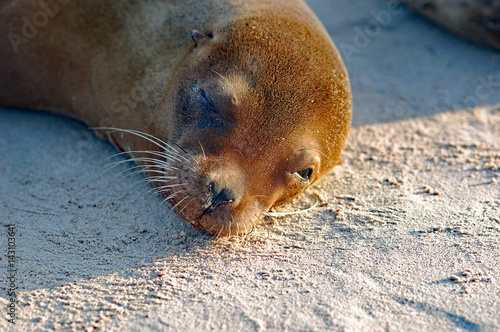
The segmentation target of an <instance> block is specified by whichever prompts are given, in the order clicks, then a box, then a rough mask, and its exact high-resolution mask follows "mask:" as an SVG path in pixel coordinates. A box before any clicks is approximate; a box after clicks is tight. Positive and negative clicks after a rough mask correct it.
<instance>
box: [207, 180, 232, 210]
mask: <svg viewBox="0 0 500 332" xmlns="http://www.w3.org/2000/svg"><path fill="white" fill-rule="evenodd" d="M210 190H211V192H212V204H211V205H210V207H209V208H208V209H207V212H212V211H213V210H214V209H215V208H216V207H217V206H219V205H221V204H228V203H231V202H233V201H234V194H233V193H232V192H231V190H229V189H225V188H223V189H221V188H220V187H219V186H217V184H215V182H211V183H210Z"/></svg>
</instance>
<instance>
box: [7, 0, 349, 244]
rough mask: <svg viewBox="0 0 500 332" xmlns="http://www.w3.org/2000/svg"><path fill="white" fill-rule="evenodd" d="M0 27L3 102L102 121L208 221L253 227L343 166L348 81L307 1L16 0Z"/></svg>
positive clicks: (95, 123) (189, 216)
mask: <svg viewBox="0 0 500 332" xmlns="http://www.w3.org/2000/svg"><path fill="white" fill-rule="evenodd" d="M0 36H1V40H0V73H1V74H2V78H1V79H0V104H3V105H8V106H15V107H19V108H28V109H38V110H48V111H57V112H61V113H64V114H67V115H70V116H75V117H77V118H79V119H81V120H83V121H84V122H86V123H87V124H89V125H90V126H92V127H94V128H101V129H96V130H97V132H98V133H101V134H103V135H104V136H105V137H107V138H109V139H110V140H111V141H112V142H113V144H114V145H115V146H116V147H117V148H118V149H120V150H122V151H125V152H128V153H129V154H130V156H131V158H132V160H134V161H136V162H137V163H138V164H139V165H141V167H142V168H143V170H144V172H145V174H146V176H147V177H148V178H149V180H150V181H151V182H153V183H154V184H155V185H156V186H157V188H158V191H159V192H160V193H161V194H162V195H163V196H164V197H165V200H167V201H169V202H170V203H171V204H172V205H173V206H174V207H175V209H176V210H177V212H178V213H179V215H180V216H181V217H183V218H184V219H185V220H186V221H187V222H189V223H190V224H191V225H193V226H194V227H196V228H198V229H201V230H206V231H208V232H211V233H213V234H217V235H230V234H235V233H242V232H245V231H247V230H249V229H251V228H252V227H253V225H255V224H257V223H259V221H260V220H261V219H262V218H263V216H264V215H265V213H266V212H267V211H269V209H270V208H272V207H274V206H276V205H279V204H283V203H285V202H288V201H289V200H290V199H292V198H293V197H295V196H297V195H298V194H300V193H301V192H303V191H304V190H305V189H306V188H307V187H309V186H310V185H311V184H313V183H314V182H316V181H317V180H319V179H320V178H321V177H323V176H324V175H325V174H327V173H328V172H329V171H330V170H331V169H332V168H333V167H334V166H335V165H339V164H340V163H341V158H340V153H341V150H342V149H343V147H344V145H345V143H346V139H347V136H348V131H349V128H350V123H351V114H352V102H351V91H350V84H349V79H348V75H347V72H346V69H345V67H344V64H343V62H342V60H341V58H340V55H339V53H338V51H337V49H336V48H335V46H334V44H333V42H332V41H331V39H330V37H329V35H328V33H327V32H326V30H325V29H324V27H323V26H322V25H321V23H320V22H319V20H318V19H317V18H316V16H315V15H314V14H313V13H312V12H311V10H310V9H309V8H308V7H307V5H306V4H305V3H304V2H303V1H301V0H273V1H265V0H253V1H247V0H203V1H193V0H188V1H175V0H137V1H102V0H99V1H97V0H87V1H69V0H57V1H56V0H46V1H29V0H17V1H13V0H9V1H4V2H2V4H0ZM102 127H112V128H119V129H121V130H114V129H109V128H108V129H103V128H102Z"/></svg>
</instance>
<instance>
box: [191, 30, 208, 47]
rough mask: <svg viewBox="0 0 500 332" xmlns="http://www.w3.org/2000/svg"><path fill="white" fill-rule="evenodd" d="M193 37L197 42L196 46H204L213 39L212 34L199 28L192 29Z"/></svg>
mask: <svg viewBox="0 0 500 332" xmlns="http://www.w3.org/2000/svg"><path fill="white" fill-rule="evenodd" d="M191 39H192V40H193V41H194V42H195V43H196V46H204V45H206V44H207V43H208V42H209V41H210V40H211V39H212V36H211V34H208V35H206V34H204V33H203V32H200V31H198V30H192V31H191Z"/></svg>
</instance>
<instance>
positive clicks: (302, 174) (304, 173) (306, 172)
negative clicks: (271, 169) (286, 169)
mask: <svg viewBox="0 0 500 332" xmlns="http://www.w3.org/2000/svg"><path fill="white" fill-rule="evenodd" d="M313 173H314V171H313V169H312V168H306V169H303V170H301V171H297V172H295V173H293V174H294V175H296V176H298V177H299V178H300V179H301V180H302V181H309V180H311V178H312V175H313Z"/></svg>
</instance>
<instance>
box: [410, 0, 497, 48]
mask: <svg viewBox="0 0 500 332" xmlns="http://www.w3.org/2000/svg"><path fill="white" fill-rule="evenodd" d="M402 2H403V3H405V4H406V5H408V7H410V8H411V9H412V10H414V11H415V12H417V13H419V14H422V15H423V16H425V17H427V18H428V19H430V20H431V21H434V22H435V23H437V24H439V25H441V26H443V27H444V28H446V29H448V30H450V31H452V32H454V33H456V34H457V35H459V36H461V37H463V38H465V39H468V40H471V41H474V42H476V43H479V44H483V45H487V46H490V47H493V48H495V49H498V50H500V0H403V1H402Z"/></svg>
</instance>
